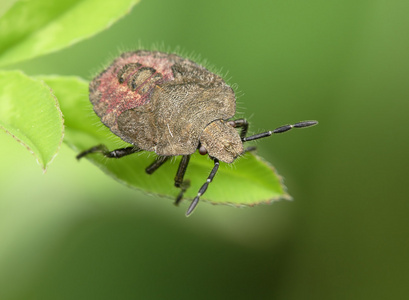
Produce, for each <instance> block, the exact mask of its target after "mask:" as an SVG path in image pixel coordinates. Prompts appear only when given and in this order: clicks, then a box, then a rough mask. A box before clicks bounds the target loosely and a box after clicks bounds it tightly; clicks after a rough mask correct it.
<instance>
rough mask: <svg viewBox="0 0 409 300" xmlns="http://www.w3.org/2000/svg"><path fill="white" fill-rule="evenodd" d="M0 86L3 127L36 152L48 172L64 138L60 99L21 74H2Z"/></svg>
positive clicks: (2, 72)
mask: <svg viewBox="0 0 409 300" xmlns="http://www.w3.org/2000/svg"><path fill="white" fill-rule="evenodd" d="M0 86H1V93H0V128H1V129H3V130H4V131H6V132H7V133H8V134H10V135H11V136H13V138H15V139H16V140H17V141H18V142H20V143H21V144H22V145H24V146H25V147H26V148H27V149H28V150H29V151H30V152H31V153H33V154H34V156H35V157H36V158H37V161H38V163H39V164H40V165H41V167H42V168H43V169H44V171H45V170H46V168H47V165H48V164H49V163H50V162H51V160H52V159H53V157H54V156H55V155H56V153H57V151H58V149H59V148H60V145H61V142H62V139H63V133H64V126H63V119H62V115H61V111H60V108H59V106H58V102H57V99H56V98H55V96H54V95H53V94H52V92H51V90H50V88H49V87H48V86H47V85H45V84H44V82H43V81H41V80H38V79H33V78H30V77H28V76H26V75H25V74H23V73H22V72H19V71H0Z"/></svg>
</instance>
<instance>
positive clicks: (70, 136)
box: [41, 76, 290, 206]
mask: <svg viewBox="0 0 409 300" xmlns="http://www.w3.org/2000/svg"><path fill="white" fill-rule="evenodd" d="M41 78H42V79H43V80H44V81H45V82H47V84H49V85H50V86H51V87H52V89H53V91H54V92H55V94H56V96H57V97H58V99H59V100H60V105H61V110H62V111H63V114H64V117H65V125H66V135H65V142H66V143H67V144H68V145H69V146H71V147H72V148H73V149H74V150H75V151H77V152H80V151H83V150H86V149H88V148H90V147H93V146H95V145H98V144H105V145H106V146H108V148H109V149H112V150H113V149H116V148H120V147H126V146H129V144H126V143H125V142H123V141H122V140H121V139H120V138H119V137H117V136H116V135H114V134H113V133H111V132H110V131H109V129H108V128H107V127H105V126H104V125H103V124H102V123H101V121H100V120H99V118H98V117H97V116H96V114H95V113H94V112H93V110H92V106H91V103H90V101H89V100H88V82H86V81H84V80H83V79H80V78H78V77H57V76H54V77H51V76H43V77H41ZM155 157H156V156H155V155H154V154H153V153H152V152H142V153H136V154H133V155H129V156H126V157H123V158H121V159H108V158H105V157H103V156H102V155H101V154H99V153H96V154H91V155H88V156H87V158H88V159H89V160H91V161H92V162H93V163H94V164H95V165H97V166H98V167H99V168H100V169H102V170H103V171H104V172H105V173H107V174H108V175H110V176H112V177H113V178H115V179H116V180H118V181H120V182H122V183H124V184H126V185H128V186H130V187H134V188H138V189H140V190H143V191H146V192H149V193H154V194H158V195H162V196H168V197H171V198H172V199H174V198H175V197H176V196H177V194H178V193H179V190H178V189H177V188H175V187H174V181H173V180H174V176H175V174H176V170H177V167H178V162H179V161H180V157H177V158H174V159H172V161H170V162H167V163H166V164H165V165H163V166H162V167H161V168H160V169H158V170H157V171H156V172H155V173H154V174H152V175H148V174H146V173H145V168H146V167H147V166H148V165H149V164H150V163H151V162H152V161H153V160H154V159H155ZM72 159H73V161H74V160H75V155H74V154H73V157H72ZM81 163H85V161H84V162H82V161H81ZM212 167H213V162H212V161H211V160H210V159H209V158H208V157H207V156H202V155H199V154H198V153H196V154H194V155H193V156H192V158H191V160H190V164H189V168H188V170H187V172H186V175H185V178H187V179H190V180H191V187H190V188H189V189H188V191H187V192H186V194H185V197H186V198H190V199H192V198H194V197H195V196H196V194H197V191H198V189H199V188H200V186H201V185H202V184H203V183H204V182H205V181H206V178H207V176H208V174H209V173H210V170H211V169H212ZM202 198H203V200H207V201H209V202H211V203H223V204H232V205H235V206H241V205H255V204H259V203H270V202H272V201H274V200H278V199H280V198H284V199H290V196H289V195H288V194H287V193H286V191H285V187H284V186H283V184H282V180H281V177H280V176H278V175H277V174H276V173H275V170H274V168H273V167H272V166H270V165H269V164H268V163H266V162H264V161H263V160H262V159H261V158H259V157H257V156H255V155H253V154H250V153H248V154H246V155H245V156H244V157H242V158H240V159H238V160H237V161H236V162H235V163H234V164H230V165H229V164H224V163H221V166H220V168H219V171H218V173H217V175H216V177H215V179H214V180H213V182H212V183H211V185H210V187H209V189H208V190H207V192H206V194H204V196H203V197H202Z"/></svg>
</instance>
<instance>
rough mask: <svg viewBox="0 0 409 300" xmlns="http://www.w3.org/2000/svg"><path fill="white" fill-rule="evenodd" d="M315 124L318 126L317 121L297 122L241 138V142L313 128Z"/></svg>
mask: <svg viewBox="0 0 409 300" xmlns="http://www.w3.org/2000/svg"><path fill="white" fill-rule="evenodd" d="M316 124H318V122H317V121H303V122H298V123H296V124H293V125H284V126H280V127H277V128H276V129H274V130H272V131H266V132H262V133H258V134H255V135H252V136H248V137H242V138H241V140H242V141H243V142H248V141H253V140H257V139H261V138H265V137H268V136H270V135H272V134H274V133H283V132H286V131H288V130H290V129H293V128H304V127H309V126H314V125H316Z"/></svg>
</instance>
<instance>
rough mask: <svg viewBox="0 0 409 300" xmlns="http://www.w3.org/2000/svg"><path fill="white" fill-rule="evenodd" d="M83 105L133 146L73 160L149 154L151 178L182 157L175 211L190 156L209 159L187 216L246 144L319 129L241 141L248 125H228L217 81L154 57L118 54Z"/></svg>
mask: <svg viewBox="0 0 409 300" xmlns="http://www.w3.org/2000/svg"><path fill="white" fill-rule="evenodd" d="M89 98H90V101H91V103H92V105H93V108H94V111H95V112H96V114H97V115H98V116H99V117H100V118H101V121H102V122H103V123H104V124H105V125H106V126H107V127H108V128H109V129H110V130H111V131H112V132H113V133H114V134H116V135H117V136H119V137H120V138H121V139H122V140H124V141H125V142H127V143H130V144H131V145H132V146H130V147H126V148H120V149H116V150H112V151H111V150H108V148H107V147H106V146H105V145H98V146H95V147H92V148H90V149H88V150H86V151H83V152H81V153H79V154H78V155H77V159H80V158H82V157H84V156H86V155H89V154H91V153H96V152H100V153H102V154H103V155H104V156H106V157H108V158H121V157H124V156H126V155H130V154H133V153H136V152H139V151H153V152H155V153H156V154H157V155H158V159H156V160H155V161H154V162H153V163H152V164H150V165H149V166H148V167H147V168H146V169H145V170H146V173H148V174H152V173H153V172H155V171H156V170H157V169H158V168H159V167H160V166H162V165H163V164H164V163H165V162H166V161H167V160H169V158H171V157H173V156H179V155H181V156H182V158H181V161H180V164H179V167H178V169H177V172H176V176H175V186H176V187H177V188H180V193H179V194H178V196H177V197H176V200H175V203H176V204H178V203H179V202H180V201H181V200H182V198H183V194H184V192H185V191H186V190H187V188H188V187H189V186H190V181H189V180H185V179H184V175H185V172H186V169H187V167H188V164H189V159H190V155H191V154H193V153H194V152H195V151H197V150H198V151H199V153H200V154H202V155H206V154H207V155H209V156H210V158H211V159H212V160H213V162H214V167H213V169H212V170H211V171H210V174H209V176H208V177H207V179H206V182H205V183H204V184H203V185H202V187H201V188H200V189H199V191H198V193H197V196H196V197H195V198H194V199H193V201H192V202H191V204H190V206H189V208H188V210H187V212H186V215H187V216H188V215H190V214H191V213H192V212H193V210H194V209H195V207H196V206H197V204H198V202H199V199H200V197H201V196H202V195H203V194H204V193H205V192H206V190H207V188H208V186H209V184H210V183H211V182H212V180H213V178H214V177H215V175H216V173H217V170H218V168H219V164H220V162H224V163H232V162H233V161H234V160H235V159H237V158H238V157H239V156H241V155H243V154H244V153H246V152H248V151H251V150H254V147H249V148H244V146H243V144H244V143H245V142H248V141H252V140H256V139H260V138H264V137H268V136H271V135H272V134H276V133H282V132H285V131H288V130H290V129H292V128H303V127H308V126H312V125H315V124H317V123H318V122H317V121H303V122H299V123H296V124H293V125H284V126H281V127H278V128H276V129H274V130H272V131H267V132H263V133H259V134H255V135H252V136H247V131H248V127H249V123H248V122H247V121H246V120H245V119H232V118H233V116H234V115H235V110H236V98H235V94H234V91H233V89H232V88H231V87H230V86H228V85H227V84H226V83H225V81H224V80H223V79H222V78H221V77H220V76H218V75H216V74H214V73H212V72H210V71H208V70H207V69H206V68H204V67H203V66H200V65H198V64H196V63H195V62H193V61H191V60H189V59H185V58H182V57H180V56H178V55H176V54H169V53H164V52H159V51H146V50H138V51H136V52H126V53H123V54H122V55H121V56H120V57H118V58H117V59H115V60H114V61H113V62H112V64H111V65H109V66H108V68H107V69H105V70H104V71H103V72H101V73H100V74H99V75H98V76H96V77H95V78H94V79H93V80H92V81H91V83H90V85H89ZM236 128H240V133H239V132H238V130H237V129H236Z"/></svg>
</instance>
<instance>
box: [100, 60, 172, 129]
mask: <svg viewBox="0 0 409 300" xmlns="http://www.w3.org/2000/svg"><path fill="white" fill-rule="evenodd" d="M130 63H140V64H141V65H142V66H141V67H140V68H142V67H151V68H154V69H155V70H156V72H155V73H154V74H153V75H152V76H151V77H149V78H148V79H147V80H145V83H146V82H147V81H148V80H150V79H151V78H152V77H153V76H154V75H155V74H157V73H160V74H161V75H162V79H161V83H164V82H167V81H171V80H173V79H174V77H173V72H172V69H171V67H172V66H173V64H174V62H173V61H170V60H169V59H166V58H156V57H153V56H152V55H146V56H138V55H136V54H135V55H132V56H130V57H127V58H122V57H120V58H118V59H117V60H116V61H115V64H113V65H111V66H110V67H109V68H108V69H107V70H106V71H105V72H104V73H103V74H101V76H100V77H99V81H100V84H99V86H98V91H99V93H100V94H101V97H100V102H102V103H105V104H106V105H107V109H106V111H105V112H104V115H103V119H106V120H113V121H114V122H113V123H116V120H117V119H118V117H119V116H120V115H121V114H122V113H123V112H124V111H126V110H129V109H132V108H135V107H139V106H142V105H144V104H146V103H148V102H149V101H150V95H151V92H152V90H153V88H154V86H153V87H152V88H151V89H150V90H149V91H148V92H147V93H144V94H143V95H142V96H141V95H140V94H138V90H139V88H138V90H136V91H132V90H131V89H130V88H129V87H128V85H127V81H128V79H129V78H130V76H132V75H133V74H135V73H136V72H137V71H138V70H139V68H138V70H136V71H135V72H132V73H133V74H132V75H130V76H128V77H127V80H126V81H125V82H124V83H122V84H121V83H119V81H118V78H117V73H118V70H120V69H122V68H123V67H124V66H125V65H127V64H130ZM145 83H144V84H145ZM110 122H112V121H110Z"/></svg>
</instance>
